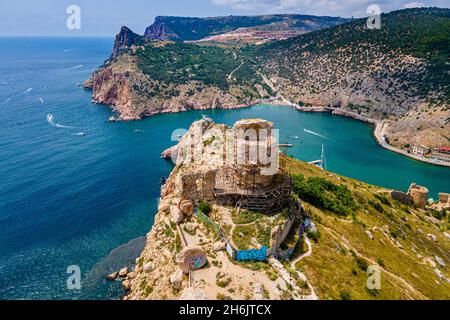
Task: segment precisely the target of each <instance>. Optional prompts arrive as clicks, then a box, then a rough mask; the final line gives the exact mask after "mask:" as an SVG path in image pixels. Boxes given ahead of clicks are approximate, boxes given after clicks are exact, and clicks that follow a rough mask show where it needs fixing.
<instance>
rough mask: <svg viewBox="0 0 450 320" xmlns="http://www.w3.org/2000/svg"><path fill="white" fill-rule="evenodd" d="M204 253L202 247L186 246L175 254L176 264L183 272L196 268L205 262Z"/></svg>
mask: <svg viewBox="0 0 450 320" xmlns="http://www.w3.org/2000/svg"><path fill="white" fill-rule="evenodd" d="M206 262H207V261H206V254H205V251H204V250H203V248H202V247H199V246H188V247H186V248H184V249H183V250H181V252H180V253H179V254H178V256H177V264H178V266H179V267H180V269H181V270H182V271H183V272H184V273H189V271H190V270H198V269H200V268H202V267H203V266H204V265H205V264H206Z"/></svg>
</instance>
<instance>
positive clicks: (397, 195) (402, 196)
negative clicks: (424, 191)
mask: <svg viewBox="0 0 450 320" xmlns="http://www.w3.org/2000/svg"><path fill="white" fill-rule="evenodd" d="M391 197H392V199H394V200H397V201H398V202H400V203H405V204H408V203H411V202H412V201H413V199H412V197H411V195H409V194H407V193H405V192H402V191H396V190H394V191H392V192H391Z"/></svg>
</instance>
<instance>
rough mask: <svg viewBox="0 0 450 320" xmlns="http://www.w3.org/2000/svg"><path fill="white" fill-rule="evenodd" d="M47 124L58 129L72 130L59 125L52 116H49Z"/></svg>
mask: <svg viewBox="0 0 450 320" xmlns="http://www.w3.org/2000/svg"><path fill="white" fill-rule="evenodd" d="M47 122H48V123H50V124H51V125H52V126H55V127H57V128H72V127H69V126H63V125H62V124H58V123H56V122H55V121H54V117H53V115H52V114H49V115H47Z"/></svg>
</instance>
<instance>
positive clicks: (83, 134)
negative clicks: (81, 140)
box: [73, 132, 86, 137]
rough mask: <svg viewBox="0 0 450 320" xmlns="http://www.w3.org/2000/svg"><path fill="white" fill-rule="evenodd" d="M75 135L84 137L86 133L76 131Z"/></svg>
mask: <svg viewBox="0 0 450 320" xmlns="http://www.w3.org/2000/svg"><path fill="white" fill-rule="evenodd" d="M73 135H74V136H79V137H84V136H85V135H86V133H84V132H78V133H74V134H73Z"/></svg>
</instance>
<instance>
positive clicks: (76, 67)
mask: <svg viewBox="0 0 450 320" xmlns="http://www.w3.org/2000/svg"><path fill="white" fill-rule="evenodd" d="M83 67H84V65H83V64H80V65H78V66H75V67H72V68H69V70H74V69H79V68H83Z"/></svg>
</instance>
